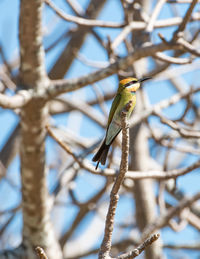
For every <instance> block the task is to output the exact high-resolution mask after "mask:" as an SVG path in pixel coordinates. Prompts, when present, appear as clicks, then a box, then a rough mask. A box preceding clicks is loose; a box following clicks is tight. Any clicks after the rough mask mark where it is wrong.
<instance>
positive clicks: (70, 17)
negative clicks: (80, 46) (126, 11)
mask: <svg viewBox="0 0 200 259" xmlns="http://www.w3.org/2000/svg"><path fill="white" fill-rule="evenodd" d="M45 3H46V4H47V5H49V6H50V7H51V8H52V10H54V11H55V12H56V14H57V15H58V16H59V17H61V18H62V19H64V20H65V21H68V22H74V23H76V24H79V25H82V26H89V27H95V26H98V27H104V28H121V27H123V26H124V23H117V22H106V21H100V20H99V21H98V20H92V19H85V18H82V17H75V16H73V15H69V14H66V13H64V12H63V11H62V10H61V9H59V8H58V7H57V6H56V5H55V4H54V3H52V2H51V1H50V0H45Z"/></svg>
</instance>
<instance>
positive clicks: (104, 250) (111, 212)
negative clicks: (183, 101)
mask: <svg viewBox="0 0 200 259" xmlns="http://www.w3.org/2000/svg"><path fill="white" fill-rule="evenodd" d="M127 125H128V124H127V111H122V113H121V126H122V158H121V164H120V171H119V174H118V175H117V177H116V180H115V183H114V185H113V187H112V190H111V193H110V205H109V209H108V213H107V217H106V223H105V232H104V238H103V241H102V244H101V248H100V250H99V259H103V258H104V259H105V258H110V256H109V254H110V250H111V239H112V232H113V227H114V217H115V213H116V208H117V203H118V200H119V195H118V192H119V189H120V186H121V184H122V182H123V180H124V176H125V173H126V172H127V170H128V153H129V129H128V127H127Z"/></svg>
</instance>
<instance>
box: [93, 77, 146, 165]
mask: <svg viewBox="0 0 200 259" xmlns="http://www.w3.org/2000/svg"><path fill="white" fill-rule="evenodd" d="M148 79H150V77H145V78H142V79H139V80H138V79H136V78H133V77H129V78H126V79H123V80H121V81H120V82H119V87H118V90H117V94H116V96H115V98H114V100H113V103H112V106H111V109H110V113H109V117H108V123H107V130H106V136H105V138H104V141H103V143H102V144H101V146H100V148H99V150H98V151H97V153H96V154H95V156H94V157H93V159H92V161H94V162H97V165H96V169H97V168H98V165H99V163H101V164H102V165H105V163H106V158H107V154H108V150H109V148H110V145H111V144H112V142H113V141H114V139H115V138H116V137H117V135H118V134H119V133H120V131H121V112H122V110H123V109H124V108H125V106H126V105H127V104H128V103H131V105H130V108H129V110H128V113H127V116H128V118H129V117H130V115H131V113H132V111H133V109H134V107H135V104H136V91H137V90H138V89H139V88H140V85H141V83H142V82H143V81H145V80H148Z"/></svg>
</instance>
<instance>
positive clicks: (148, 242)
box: [117, 234, 160, 259]
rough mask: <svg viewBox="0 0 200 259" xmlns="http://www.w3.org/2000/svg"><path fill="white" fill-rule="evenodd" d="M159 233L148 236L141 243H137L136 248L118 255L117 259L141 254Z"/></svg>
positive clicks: (130, 257) (125, 258)
mask: <svg viewBox="0 0 200 259" xmlns="http://www.w3.org/2000/svg"><path fill="white" fill-rule="evenodd" d="M159 236H160V235H159V234H153V235H151V236H150V237H148V238H147V239H146V240H145V241H144V242H143V243H142V244H141V245H139V246H138V247H137V248H136V249H134V250H133V251H131V252H128V253H126V254H123V255H120V256H118V257H117V259H132V258H135V257H137V256H138V255H139V254H141V253H142V252H143V251H144V250H145V249H146V248H147V247H148V246H150V245H151V244H152V243H153V242H155V241H156V240H157V239H158V238H159Z"/></svg>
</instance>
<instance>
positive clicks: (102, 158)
mask: <svg viewBox="0 0 200 259" xmlns="http://www.w3.org/2000/svg"><path fill="white" fill-rule="evenodd" d="M109 148H110V145H106V140H104V141H103V143H102V144H101V146H100V148H99V150H98V151H97V153H96V154H95V156H94V157H93V158H92V161H94V162H97V165H96V168H95V169H96V170H97V168H98V166H99V163H101V164H102V165H105V163H106V158H107V155H108V150H109Z"/></svg>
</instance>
